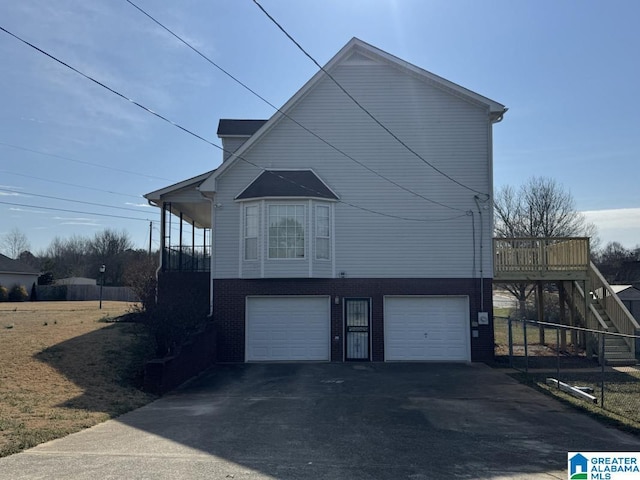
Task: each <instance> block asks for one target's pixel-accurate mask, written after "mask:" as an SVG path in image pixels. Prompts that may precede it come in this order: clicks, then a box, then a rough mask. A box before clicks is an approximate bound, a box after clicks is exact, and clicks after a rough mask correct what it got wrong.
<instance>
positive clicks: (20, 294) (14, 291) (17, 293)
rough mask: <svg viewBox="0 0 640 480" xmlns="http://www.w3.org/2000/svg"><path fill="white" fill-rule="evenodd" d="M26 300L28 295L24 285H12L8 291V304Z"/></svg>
mask: <svg viewBox="0 0 640 480" xmlns="http://www.w3.org/2000/svg"><path fill="white" fill-rule="evenodd" d="M28 298H29V294H28V293H27V289H26V288H25V287H24V285H14V286H13V287H12V288H11V290H9V301H10V302H24V301H25V300H27V299H28Z"/></svg>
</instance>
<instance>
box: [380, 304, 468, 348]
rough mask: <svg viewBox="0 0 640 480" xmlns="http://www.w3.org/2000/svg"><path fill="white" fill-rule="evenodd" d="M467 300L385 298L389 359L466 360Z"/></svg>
mask: <svg viewBox="0 0 640 480" xmlns="http://www.w3.org/2000/svg"><path fill="white" fill-rule="evenodd" d="M468 316H469V313H468V304H467V299H466V298H465V297H385V312H384V322H385V359H386V360H406V361H420V360H431V361H461V360H462V361H466V360H469V359H470V355H469V326H468V325H469V322H468Z"/></svg>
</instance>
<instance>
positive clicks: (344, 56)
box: [201, 37, 507, 192]
mask: <svg viewBox="0 0 640 480" xmlns="http://www.w3.org/2000/svg"><path fill="white" fill-rule="evenodd" d="M349 59H353V61H354V62H356V63H357V62H367V61H369V62H371V61H379V62H384V63H387V64H389V65H392V66H394V67H396V68H399V69H401V70H403V71H405V72H407V73H408V74H410V75H414V76H416V77H418V78H420V79H421V80H423V81H425V82H427V83H429V84H430V85H432V86H434V87H436V88H439V89H441V90H443V91H446V92H448V93H449V94H451V95H454V96H457V97H459V98H462V99H463V100H466V101H468V102H469V103H472V104H474V105H479V106H484V107H486V108H487V109H488V111H489V115H490V119H491V121H492V122H499V121H500V120H502V117H503V115H504V113H505V112H506V111H507V108H506V107H505V106H504V105H502V104H501V103H498V102H496V101H494V100H491V99H490V98H487V97H484V96H482V95H480V94H477V93H475V92H473V91H471V90H469V89H467V88H464V87H462V86H460V85H458V84H456V83H453V82H451V81H449V80H446V79H445V78H442V77H440V76H438V75H436V74H434V73H431V72H429V71H427V70H424V69H422V68H420V67H417V66H415V65H413V64H411V63H409V62H406V61H405V60H402V59H400V58H398V57H396V56H394V55H391V54H389V53H387V52H385V51H383V50H380V49H379V48H376V47H374V46H373V45H370V44H368V43H366V42H363V41H362V40H360V39H358V38H355V37H354V38H352V39H351V40H350V41H349V42H348V43H347V44H346V45H345V46H344V47H342V48H341V49H340V51H339V52H338V53H337V54H336V55H334V56H333V58H332V59H331V60H329V62H328V63H327V64H326V65H325V66H324V67H323V69H324V70H326V71H328V72H329V73H331V70H333V69H334V68H335V67H336V66H338V65H339V64H341V63H343V62H345V61H346V60H349ZM325 77H326V73H325V72H324V71H323V70H319V71H318V72H317V73H316V74H315V75H314V76H313V77H311V79H310V80H309V81H307V83H305V84H304V85H303V87H302V88H301V89H300V90H298V91H297V92H296V93H295V95H293V97H291V98H290V99H289V100H288V101H287V103H285V104H284V106H282V108H280V110H279V111H277V112H276V113H274V114H273V116H272V117H271V118H270V119H269V120H267V121H266V122H265V123H264V124H263V125H262V126H261V127H259V128H258V130H257V131H256V132H255V133H254V134H253V135H252V136H251V137H249V139H248V140H247V141H246V142H245V143H244V144H243V145H242V146H240V147H239V148H238V150H236V151H235V152H234V155H233V156H232V157H231V158H229V159H228V160H227V161H225V162H224V163H223V164H222V165H221V166H220V167H219V168H218V169H217V170H216V171H215V172H213V174H212V175H211V176H210V177H209V178H208V179H207V180H205V181H204V182H203V183H202V185H201V190H202V191H207V192H214V191H215V190H216V187H215V182H216V179H217V178H218V177H219V176H220V175H222V174H223V173H224V172H225V171H226V170H227V169H229V168H230V167H231V166H232V165H234V164H235V163H236V162H237V161H239V159H240V158H242V155H243V154H244V152H246V151H247V150H248V149H250V148H251V147H252V146H253V144H254V143H256V142H257V141H259V139H260V138H262V136H263V135H265V134H266V133H267V132H268V131H270V130H271V129H272V128H273V127H274V126H275V125H276V124H277V123H278V122H279V121H280V120H281V119H282V118H283V117H284V116H285V115H284V114H286V113H287V112H289V111H290V110H291V109H292V108H293V107H294V106H295V105H296V104H297V103H298V102H299V101H300V100H301V99H302V98H304V97H305V96H306V94H307V93H308V92H309V91H310V90H311V89H312V88H313V87H315V86H316V84H318V82H320V81H321V80H323V79H324V78H325ZM283 112H284V113H283Z"/></svg>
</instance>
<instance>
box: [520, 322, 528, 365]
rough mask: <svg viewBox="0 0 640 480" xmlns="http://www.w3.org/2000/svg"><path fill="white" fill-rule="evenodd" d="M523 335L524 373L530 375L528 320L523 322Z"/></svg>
mask: <svg viewBox="0 0 640 480" xmlns="http://www.w3.org/2000/svg"><path fill="white" fill-rule="evenodd" d="M522 334H523V337H524V371H525V373H527V374H528V373H529V348H528V345H527V320H526V319H525V320H523V321H522Z"/></svg>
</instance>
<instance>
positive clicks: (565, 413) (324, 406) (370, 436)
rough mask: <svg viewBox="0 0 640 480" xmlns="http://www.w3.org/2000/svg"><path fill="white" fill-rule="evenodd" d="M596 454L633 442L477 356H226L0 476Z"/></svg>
mask: <svg viewBox="0 0 640 480" xmlns="http://www.w3.org/2000/svg"><path fill="white" fill-rule="evenodd" d="M605 450H606V451H614V450H621V451H640V439H638V438H636V437H633V436H630V435H627V434H624V433H621V432H619V431H617V430H615V429H613V428H610V427H606V426H604V425H602V424H600V423H597V422H596V421H594V420H592V419H590V418H589V417H587V416H586V415H583V414H580V413H577V412H576V411H574V410H571V409H569V408H568V407H565V406H564V405H562V404H560V403H558V402H557V401H555V400H553V399H551V398H549V397H546V396H544V395H542V394H540V393H538V392H536V391H534V390H531V389H529V388H528V387H525V386H523V385H520V384H518V383H517V382H515V381H514V380H512V379H511V378H510V377H508V376H507V375H505V374H504V373H501V372H499V371H495V370H492V369H490V368H489V367H487V366H484V365H475V364H474V365H440V364H286V365H276V364H268V365H264V364H263V365H227V366H217V367H215V368H214V369H213V370H211V371H210V372H209V373H207V374H205V375H204V376H202V377H201V378H199V379H198V380H197V381H195V382H192V383H191V384H189V385H187V386H186V387H185V388H183V389H181V390H179V391H177V392H175V393H172V394H170V395H168V396H166V397H164V398H162V399H160V400H158V401H156V402H154V403H151V404H149V405H147V406H146V407H143V408H141V409H138V410H136V411H133V412H131V413H129V414H127V415H124V416H122V417H120V418H118V419H117V420H111V421H108V422H105V423H103V424H100V425H98V426H95V427H93V428H90V429H88V430H85V431H82V432H79V433H77V434H74V435H70V436H68V437H66V438H62V439H59V440H54V441H52V442H49V443H46V444H43V445H40V446H38V447H35V448H32V449H30V450H28V451H25V452H23V453H20V454H17V455H13V456H10V457H6V458H3V459H0V478H7V479H34V478H47V479H48V478H65V479H96V478H98V479H101V480H104V479H111V478H114V479H115V478H128V479H146V478H149V479H172V480H173V479H177V478H203V479H204V478H206V479H218V478H222V479H225V478H234V479H252V480H253V479H269V478H282V479H307V478H313V479H343V478H344V479H371V478H374V479H401V478H406V479H413V480H420V479H439V478H443V479H445V478H446V479H451V478H486V479H494V480H497V479H517V478H522V479H525V478H527V479H531V478H534V479H538V478H544V479H549V478H562V479H566V478H567V471H566V464H567V452H568V451H584V452H586V451H605Z"/></svg>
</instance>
